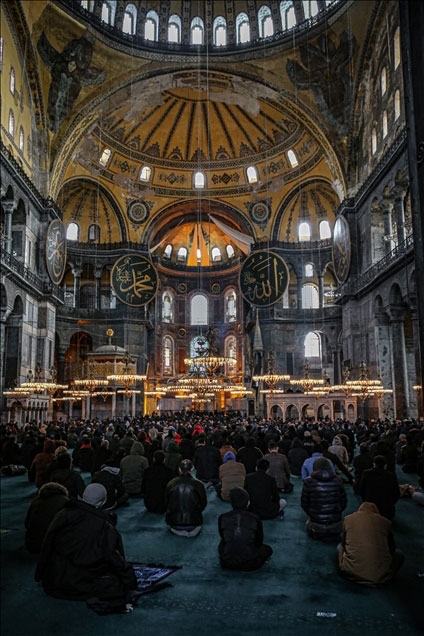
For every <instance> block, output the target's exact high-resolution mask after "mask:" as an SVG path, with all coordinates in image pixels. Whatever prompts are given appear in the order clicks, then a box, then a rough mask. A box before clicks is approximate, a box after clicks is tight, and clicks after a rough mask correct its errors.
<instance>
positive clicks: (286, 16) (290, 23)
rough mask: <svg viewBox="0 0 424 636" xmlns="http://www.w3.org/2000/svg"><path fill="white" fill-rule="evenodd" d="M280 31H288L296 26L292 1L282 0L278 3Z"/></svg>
mask: <svg viewBox="0 0 424 636" xmlns="http://www.w3.org/2000/svg"><path fill="white" fill-rule="evenodd" d="M280 16H281V29H282V30H283V31H288V30H289V29H291V28H292V27H294V26H296V14H295V12H294V6H293V1H292V0H283V1H282V2H280Z"/></svg>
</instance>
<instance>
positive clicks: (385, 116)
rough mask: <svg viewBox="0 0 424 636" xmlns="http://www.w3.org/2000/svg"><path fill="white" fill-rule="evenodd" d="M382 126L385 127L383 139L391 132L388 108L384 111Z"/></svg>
mask: <svg viewBox="0 0 424 636" xmlns="http://www.w3.org/2000/svg"><path fill="white" fill-rule="evenodd" d="M382 127H383V139H385V137H387V135H388V133H389V125H388V123H387V110H384V111H383V116H382Z"/></svg>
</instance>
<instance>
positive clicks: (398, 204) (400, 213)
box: [392, 174, 407, 245]
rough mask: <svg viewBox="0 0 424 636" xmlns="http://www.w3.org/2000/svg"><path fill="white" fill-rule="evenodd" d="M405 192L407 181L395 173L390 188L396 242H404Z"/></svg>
mask: <svg viewBox="0 0 424 636" xmlns="http://www.w3.org/2000/svg"><path fill="white" fill-rule="evenodd" d="M406 193H407V181H406V179H404V178H403V177H402V175H401V174H399V175H396V179H395V186H394V188H392V195H393V201H394V214H395V219H396V233H397V240H398V244H399V245H400V244H401V243H403V242H404V240H405V238H406V232H405V205H404V202H405V197H406Z"/></svg>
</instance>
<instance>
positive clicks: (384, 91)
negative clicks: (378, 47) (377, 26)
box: [371, 27, 401, 155]
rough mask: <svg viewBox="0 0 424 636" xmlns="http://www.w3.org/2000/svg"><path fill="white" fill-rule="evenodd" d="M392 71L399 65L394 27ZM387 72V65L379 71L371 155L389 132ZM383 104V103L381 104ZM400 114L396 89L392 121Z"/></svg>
mask: <svg viewBox="0 0 424 636" xmlns="http://www.w3.org/2000/svg"><path fill="white" fill-rule="evenodd" d="M392 44H393V57H392V60H393V71H396V69H397V68H398V67H399V66H400V63H401V50H400V29H399V27H398V28H397V29H396V31H395V34H394V38H393V43H392ZM388 97H389V96H388V73H387V67H386V66H383V68H382V69H381V72H380V99H381V101H382V114H381V124H380V127H379V129H378V128H377V126H374V127H373V129H372V131H371V155H375V154H376V152H377V149H378V140H379V138H380V139H381V141H382V142H383V143H384V141H385V140H386V137H387V136H388V134H389V123H390V121H389V112H388V109H387V107H385V106H386V104H387V101H388ZM383 104H384V105H383ZM400 115H401V95H400V90H399V89H396V90H395V93H394V97H393V114H392V116H393V120H392V122H393V123H396V122H397V121H398V120H399V118H400Z"/></svg>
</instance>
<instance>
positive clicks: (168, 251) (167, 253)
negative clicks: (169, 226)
mask: <svg viewBox="0 0 424 636" xmlns="http://www.w3.org/2000/svg"><path fill="white" fill-rule="evenodd" d="M163 255H164V256H165V258H171V256H172V245H171V243H168V245H167V246H166V247H165V249H164V251H163Z"/></svg>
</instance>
